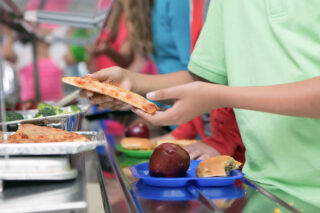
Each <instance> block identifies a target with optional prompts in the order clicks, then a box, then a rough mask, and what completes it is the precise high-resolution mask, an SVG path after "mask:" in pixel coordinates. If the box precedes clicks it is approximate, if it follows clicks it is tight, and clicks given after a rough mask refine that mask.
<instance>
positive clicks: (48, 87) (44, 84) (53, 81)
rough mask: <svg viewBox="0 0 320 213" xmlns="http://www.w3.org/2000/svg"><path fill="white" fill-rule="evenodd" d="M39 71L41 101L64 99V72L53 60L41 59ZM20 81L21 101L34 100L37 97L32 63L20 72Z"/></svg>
mask: <svg viewBox="0 0 320 213" xmlns="http://www.w3.org/2000/svg"><path fill="white" fill-rule="evenodd" d="M38 70H39V81H40V94H41V101H58V100H60V99H61V98H62V97H63V85H62V83H61V78H62V77H63V71H62V70H61V69H59V68H58V67H57V65H56V64H55V63H54V62H53V61H52V60H51V59H39V61H38ZM19 80H20V90H21V91H20V97H21V100H22V101H27V100H30V99H34V98H35V97H36V95H35V85H34V78H33V64H32V63H30V64H29V65H27V66H25V67H24V68H22V69H21V70H20V72H19Z"/></svg>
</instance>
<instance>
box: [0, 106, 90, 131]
mask: <svg viewBox="0 0 320 213" xmlns="http://www.w3.org/2000/svg"><path fill="white" fill-rule="evenodd" d="M89 106H90V105H88V104H83V105H78V107H79V108H80V109H81V112H74V113H71V109H70V107H62V108H61V109H63V110H67V111H69V112H70V114H63V115H53V116H47V117H39V118H34V116H35V115H36V114H37V113H38V110H37V109H33V110H25V111H16V112H18V113H20V114H22V115H23V117H24V120H16V121H7V122H5V124H6V125H7V126H8V129H9V130H10V131H16V130H17V128H18V125H19V124H24V123H28V124H35V125H38V126H51V127H55V128H60V129H64V130H68V131H77V130H79V129H80V124H81V120H82V118H83V114H84V113H85V112H86V111H87V110H88V109H89ZM1 124H2V122H0V125H1Z"/></svg>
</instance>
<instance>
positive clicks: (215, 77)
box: [188, 60, 228, 85]
mask: <svg viewBox="0 0 320 213" xmlns="http://www.w3.org/2000/svg"><path fill="white" fill-rule="evenodd" d="M188 70H189V71H190V72H192V73H193V74H195V75H197V76H199V77H201V78H204V79H206V80H208V81H210V82H213V83H217V84H223V85H228V79H227V76H225V75H222V74H220V73H218V70H219V69H213V70H208V69H206V68H204V67H203V66H201V65H199V64H197V63H195V62H194V61H192V60H191V61H190V63H189V66H188Z"/></svg>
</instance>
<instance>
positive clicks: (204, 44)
mask: <svg viewBox="0 0 320 213" xmlns="http://www.w3.org/2000/svg"><path fill="white" fill-rule="evenodd" d="M223 22H224V21H223V0H214V1H211V3H210V6H209V10H208V16H207V19H206V22H205V24H204V27H203V29H202V31H201V34H200V36H199V39H198V41H197V43H196V46H195V49H194V51H193V53H192V55H191V58H190V62H189V65H188V69H189V70H190V72H192V73H194V74H195V75H198V76H200V77H202V78H204V79H206V80H208V81H211V82H214V83H218V84H228V80H227V72H226V63H225V51H224V27H223Z"/></svg>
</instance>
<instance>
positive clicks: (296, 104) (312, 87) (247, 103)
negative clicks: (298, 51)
mask: <svg viewBox="0 0 320 213" xmlns="http://www.w3.org/2000/svg"><path fill="white" fill-rule="evenodd" d="M211 86H215V87H216V86H217V85H211ZM212 93H213V94H212V95H214V97H218V101H219V102H220V104H219V105H221V106H223V107H232V108H241V109H249V110H257V111H263V112H270V113H277V114H283V115H291V116H299V117H315V118H319V117H320V77H316V78H312V79H308V80H304V81H300V82H295V83H289V84H282V85H274V86H258V87H227V86H217V87H216V89H213V90H212ZM212 102H214V100H212ZM214 105H215V104H213V106H214Z"/></svg>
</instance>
